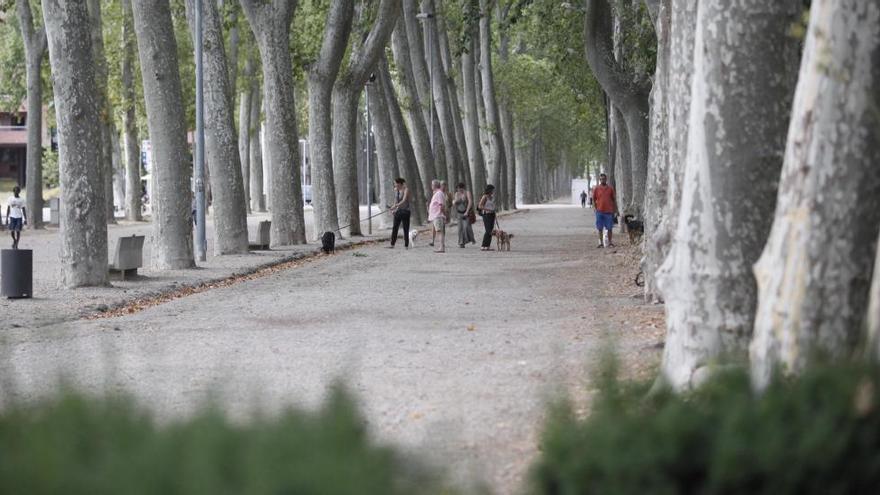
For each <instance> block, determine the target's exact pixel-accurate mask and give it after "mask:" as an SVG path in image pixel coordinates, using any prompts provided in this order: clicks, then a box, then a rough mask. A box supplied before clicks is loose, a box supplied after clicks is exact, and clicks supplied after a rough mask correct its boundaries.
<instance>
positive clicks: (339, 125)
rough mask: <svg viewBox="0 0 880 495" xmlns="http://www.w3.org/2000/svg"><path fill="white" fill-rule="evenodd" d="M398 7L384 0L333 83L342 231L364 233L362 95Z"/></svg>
mask: <svg viewBox="0 0 880 495" xmlns="http://www.w3.org/2000/svg"><path fill="white" fill-rule="evenodd" d="M399 11H400V0H381V2H380V3H379V7H378V13H377V15H376V20H375V21H374V22H373V25H372V28H371V29H370V32H369V33H368V34H367V36H366V39H364V40H363V43H359V44H358V46H356V47H355V48H354V49H353V50H352V52H351V56H350V58H349V62H348V65H347V66H346V67H345V68H344V69H343V70H342V72H341V73H340V74H339V77H338V78H337V79H336V84H335V85H334V86H333V95H332V105H333V179H334V181H335V186H336V201H337V205H338V210H337V212H338V214H339V222H340V223H342V224H343V225H349V228H348V229H343V231H342V232H343V234H346V233H348V234H350V235H360V233H361V230H360V205H359V204H358V194H357V192H358V184H357V165H356V164H357V160H356V156H355V155H356V152H357V146H356V142H357V138H356V131H355V130H356V125H357V109H358V101H359V96H360V94H361V90H362V89H363V87H364V84H366V82H367V80H368V79H369V77H370V72H371V71H372V70H373V68H374V67H375V66H376V62H377V61H378V60H379V56H380V55H381V54H382V52H383V50H384V48H385V45H386V44H387V43H388V40H389V38H390V37H391V31H393V30H394V25H395V23H396V22H397V17H398V14H399ZM346 230H348V232H346Z"/></svg>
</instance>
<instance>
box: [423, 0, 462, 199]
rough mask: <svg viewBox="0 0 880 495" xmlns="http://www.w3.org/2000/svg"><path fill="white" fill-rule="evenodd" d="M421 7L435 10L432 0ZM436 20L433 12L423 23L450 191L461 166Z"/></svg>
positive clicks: (437, 20)
mask: <svg viewBox="0 0 880 495" xmlns="http://www.w3.org/2000/svg"><path fill="white" fill-rule="evenodd" d="M422 10H423V11H425V12H435V14H436V11H437V8H436V6H435V5H434V2H433V0H423V1H422ZM439 25H440V19H438V16H437V15H435V16H434V17H433V18H431V19H430V21H429V22H428V23H427V24H426V26H427V28H428V30H429V31H430V33H431V35H430V36H429V37H428V39H429V43H428V45H429V47H428V49H429V50H430V51H431V53H432V55H431V56H429V60H431V59H433V62H432V63H433V70H431V87H432V91H431V93H432V95H433V97H434V107H435V108H436V109H437V118H438V120H439V122H440V138H441V139H443V150H444V153H445V157H446V180H447V181H448V182H449V184H450V190H451V189H452V188H454V184H456V183H457V182H458V180H459V172H460V171H461V170H462V169H463V165H462V161H463V160H464V157H463V156H462V155H461V154H460V148H459V146H458V136H457V135H456V133H455V123H454V122H453V115H452V101H451V98H450V95H449V92H448V89H449V87H448V81H447V75H446V68H445V67H444V65H443V47H442V45H441V35H440V30H439V29H438V26H439Z"/></svg>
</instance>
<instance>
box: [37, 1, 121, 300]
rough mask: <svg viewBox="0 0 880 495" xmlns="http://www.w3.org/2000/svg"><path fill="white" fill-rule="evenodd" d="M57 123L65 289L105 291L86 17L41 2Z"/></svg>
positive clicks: (81, 7) (73, 4) (82, 11)
mask: <svg viewBox="0 0 880 495" xmlns="http://www.w3.org/2000/svg"><path fill="white" fill-rule="evenodd" d="M42 6H43V23H44V26H46V32H47V41H48V48H49V61H50V64H51V67H52V74H53V77H52V81H53V89H54V97H55V112H56V116H57V117H56V118H57V123H58V150H59V153H58V167H59V175H60V179H61V276H62V283H63V285H64V286H65V287H68V288H73V287H82V286H96V285H107V218H106V217H107V209H106V205H105V202H104V194H105V189H104V183H103V180H102V179H103V175H102V174H101V171H100V169H99V168H98V164H99V163H100V161H99V150H98V148H96V147H95V143H97V142H99V141H100V139H101V128H100V126H99V124H98V123H99V111H100V109H99V100H98V98H97V95H96V94H95V65H94V63H93V58H92V38H91V35H90V24H89V13H88V9H87V8H86V5H85V4H84V3H83V2H81V1H75V0H43V1H42Z"/></svg>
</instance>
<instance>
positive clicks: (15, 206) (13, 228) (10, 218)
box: [6, 186, 27, 249]
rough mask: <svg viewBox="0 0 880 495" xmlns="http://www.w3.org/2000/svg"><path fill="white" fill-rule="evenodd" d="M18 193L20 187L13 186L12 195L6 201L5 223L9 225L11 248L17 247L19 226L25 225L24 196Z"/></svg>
mask: <svg viewBox="0 0 880 495" xmlns="http://www.w3.org/2000/svg"><path fill="white" fill-rule="evenodd" d="M20 194H21V188H20V187H18V186H15V187H13V188H12V196H10V197H9V200H8V201H7V202H6V224H7V225H8V226H9V233H10V235H12V249H18V241H20V240H21V228H22V226H24V225H27V208H25V202H24V198H22V197H21V196H20Z"/></svg>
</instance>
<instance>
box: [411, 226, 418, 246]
mask: <svg viewBox="0 0 880 495" xmlns="http://www.w3.org/2000/svg"><path fill="white" fill-rule="evenodd" d="M418 238H419V231H418V230H416V229H412V230H410V231H409V245H410V246H412V247H416V239H418Z"/></svg>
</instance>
